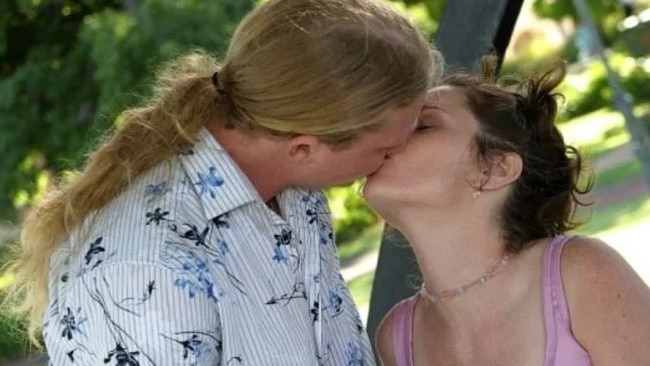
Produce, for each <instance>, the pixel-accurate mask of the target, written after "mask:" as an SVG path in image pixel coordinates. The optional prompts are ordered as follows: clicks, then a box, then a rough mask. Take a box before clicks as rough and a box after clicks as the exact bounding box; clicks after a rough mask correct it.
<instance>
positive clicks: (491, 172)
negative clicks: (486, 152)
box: [480, 152, 524, 191]
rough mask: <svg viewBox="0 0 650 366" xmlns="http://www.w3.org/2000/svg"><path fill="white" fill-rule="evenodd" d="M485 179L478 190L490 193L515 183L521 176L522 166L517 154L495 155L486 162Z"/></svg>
mask: <svg viewBox="0 0 650 366" xmlns="http://www.w3.org/2000/svg"><path fill="white" fill-rule="evenodd" d="M487 164H488V166H487V171H485V173H484V174H485V175H486V176H485V177H484V178H483V179H485V180H484V181H483V182H482V184H481V186H480V188H481V190H485V191H490V190H498V189H501V188H503V187H505V186H508V185H510V184H512V183H513V182H515V181H516V180H517V179H519V177H520V176H521V172H522V170H523V167H524V164H523V160H522V159H521V156H519V154H517V153H513V152H510V153H503V154H498V155H495V156H493V157H491V158H489V159H488V161H487Z"/></svg>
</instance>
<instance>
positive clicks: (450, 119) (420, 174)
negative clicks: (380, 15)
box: [364, 64, 650, 366]
mask: <svg viewBox="0 0 650 366" xmlns="http://www.w3.org/2000/svg"><path fill="white" fill-rule="evenodd" d="M486 70H489V68H488V69H486ZM486 75H488V77H477V76H469V75H452V76H449V77H447V79H446V80H444V81H443V82H442V86H439V87H436V88H433V89H432V90H431V91H430V92H429V95H428V97H427V101H426V104H425V107H424V109H423V112H422V114H421V115H420V122H419V125H418V128H417V130H416V132H415V134H414V135H413V136H412V137H411V139H410V140H409V143H408V144H407V147H406V149H405V150H403V151H401V152H398V153H395V154H390V155H389V156H388V159H387V160H386V162H385V163H384V165H383V166H382V168H381V169H379V170H378V171H377V172H376V173H374V174H373V175H371V176H370V177H369V178H368V181H367V185H366V186H365V189H364V193H365V196H366V198H367V200H368V202H369V203H370V204H371V206H372V207H373V208H374V209H375V210H377V211H378V212H379V213H380V214H381V215H382V216H383V217H384V218H385V219H386V220H387V222H388V223H390V224H391V225H392V226H394V227H396V228H397V229H398V230H400V231H401V232H402V233H403V234H404V235H405V237H406V238H407V239H408V240H409V242H410V244H411V246H412V248H413V250H414V253H415V256H416V258H417V262H418V265H419V267H420V270H421V274H422V280H423V284H422V287H421V289H420V291H419V292H418V293H417V294H416V295H415V296H413V297H411V298H408V299H406V300H403V301H402V302H400V303H399V304H398V305H396V306H395V307H394V308H393V309H392V310H391V311H390V312H389V313H388V314H387V315H386V317H385V318H384V319H383V321H382V323H381V325H380V326H379V329H378V334H377V344H378V349H379V354H380V355H381V359H382V361H383V363H384V364H385V365H398V366H407V365H411V366H412V365H454V366H460V365H472V366H475V365H495V366H496V365H498V366H509V365H513V366H521V365H539V366H542V365H544V366H553V365H556V366H569V365H570V366H587V365H638V366H641V365H648V364H650V348H649V347H648V344H650V291H649V289H648V287H647V286H646V285H645V284H644V283H643V281H642V280H641V279H640V277H639V276H638V275H637V274H636V273H635V272H634V271H633V270H632V269H631V268H630V266H629V265H628V264H627V263H626V262H625V261H624V260H623V259H622V257H621V256H620V255H618V254H617V253H616V252H615V251H614V250H612V249H611V248H610V247H609V246H607V245H606V244H605V243H602V242H600V241H599V240H597V239H594V238H589V237H579V236H571V235H568V234H567V231H568V230H570V229H572V228H574V227H575V226H576V224H575V223H574V222H573V220H572V216H573V213H574V211H575V208H576V207H577V205H580V204H581V202H580V200H579V196H580V194H583V193H586V191H588V190H589V188H590V185H589V186H587V187H579V186H578V183H577V182H578V176H579V173H580V171H581V158H580V154H579V152H578V151H577V150H576V149H574V148H573V147H571V146H567V145H566V144H565V142H564V140H563V138H562V135H561V134H560V132H559V130H558V129H557V127H556V126H555V124H554V120H555V117H556V112H557V103H556V95H555V94H554V92H553V91H554V89H555V88H556V87H557V86H558V85H559V84H560V82H561V81H562V79H563V77H564V75H565V67H564V64H558V65H556V66H554V67H553V68H550V69H549V71H547V72H542V73H540V74H538V75H536V76H534V77H532V78H530V79H528V80H526V81H524V82H522V83H521V84H518V85H514V86H513V87H512V88H508V87H504V86H500V85H498V84H496V83H495V82H494V81H493V80H492V79H491V78H489V73H487V74H486Z"/></svg>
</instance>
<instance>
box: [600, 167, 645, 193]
mask: <svg viewBox="0 0 650 366" xmlns="http://www.w3.org/2000/svg"><path fill="white" fill-rule="evenodd" d="M640 174H641V163H640V162H639V161H638V160H632V161H628V162H625V163H622V164H620V165H617V166H615V167H613V168H611V169H607V170H604V171H602V172H596V174H595V181H594V189H600V188H603V187H605V186H608V185H612V184H614V183H619V182H623V181H626V180H629V179H630V178H633V177H636V176H638V175H640Z"/></svg>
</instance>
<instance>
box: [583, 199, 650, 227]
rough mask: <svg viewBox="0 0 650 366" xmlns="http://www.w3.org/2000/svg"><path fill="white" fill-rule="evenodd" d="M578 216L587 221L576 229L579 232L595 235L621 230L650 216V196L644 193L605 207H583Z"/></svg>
mask: <svg viewBox="0 0 650 366" xmlns="http://www.w3.org/2000/svg"><path fill="white" fill-rule="evenodd" d="M577 217H578V219H579V220H580V221H583V222H585V224H584V225H583V226H581V227H580V228H578V229H576V230H575V232H576V233H578V234H583V235H595V234H603V233H605V232H608V231H611V230H620V229H623V228H626V227H629V226H632V225H634V224H638V223H640V222H642V221H643V220H647V219H648V218H649V217H650V197H648V196H647V195H642V196H640V197H636V198H633V199H630V200H627V201H624V202H621V203H617V204H613V205H611V206H607V207H604V208H598V207H595V208H593V209H592V208H591V207H586V208H582V209H581V211H579V212H578V216H577Z"/></svg>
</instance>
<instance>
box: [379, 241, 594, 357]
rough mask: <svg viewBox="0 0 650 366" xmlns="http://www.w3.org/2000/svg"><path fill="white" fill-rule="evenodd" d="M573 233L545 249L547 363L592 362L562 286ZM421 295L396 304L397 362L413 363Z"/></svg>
mask: <svg viewBox="0 0 650 366" xmlns="http://www.w3.org/2000/svg"><path fill="white" fill-rule="evenodd" d="M568 240H569V237H565V236H558V237H556V238H554V239H553V240H551V242H550V243H549V244H548V245H547V246H546V248H545V250H544V268H543V291H544V323H545V325H546V351H545V354H544V365H543V366H565V365H571V366H591V360H590V359H589V355H588V354H587V352H586V351H585V350H584V349H583V348H582V347H581V346H580V344H579V343H578V341H576V339H575V338H574V337H573V335H572V334H571V320H570V319H569V311H568V308H567V303H566V297H565V294H564V286H562V278H561V267H560V266H561V263H560V255H561V254H562V248H564V244H566V242H567V241H568ZM417 299H418V295H415V296H412V297H409V298H408V299H405V300H402V301H401V302H400V303H398V304H397V305H395V307H393V310H392V311H393V334H392V341H393V348H394V351H395V358H396V361H397V366H413V310H414V309H415V303H416V302H417Z"/></svg>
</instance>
